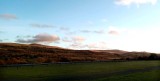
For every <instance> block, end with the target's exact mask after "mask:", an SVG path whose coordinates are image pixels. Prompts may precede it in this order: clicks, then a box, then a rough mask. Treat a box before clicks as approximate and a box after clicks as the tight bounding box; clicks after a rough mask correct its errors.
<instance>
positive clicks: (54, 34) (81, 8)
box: [0, 0, 160, 52]
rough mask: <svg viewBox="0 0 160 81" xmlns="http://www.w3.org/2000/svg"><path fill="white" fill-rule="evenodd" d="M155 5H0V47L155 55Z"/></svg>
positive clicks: (12, 0) (33, 1) (121, 0)
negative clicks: (13, 44)
mask: <svg viewBox="0 0 160 81" xmlns="http://www.w3.org/2000/svg"><path fill="white" fill-rule="evenodd" d="M159 3H160V2H159V1H158V0H0V42H16V43H27V44H28V43H29V44H30V43H40V44H47V45H52V46H60V47H65V48H72V49H120V50H127V51H149V52H160V50H159V48H160V43H159V41H160V38H159V34H160V33H159V31H160V27H159V26H160V23H159V21H160V16H159V14H160V10H159V9H160V5H159Z"/></svg>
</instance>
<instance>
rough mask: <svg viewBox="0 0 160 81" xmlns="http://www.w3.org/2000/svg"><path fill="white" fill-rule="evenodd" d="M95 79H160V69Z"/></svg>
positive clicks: (136, 80) (128, 80)
mask: <svg viewBox="0 0 160 81" xmlns="http://www.w3.org/2000/svg"><path fill="white" fill-rule="evenodd" d="M94 81H160V70H152V71H148V72H138V73H132V74H127V75H119V76H112V77H107V78H101V79H97V80H94Z"/></svg>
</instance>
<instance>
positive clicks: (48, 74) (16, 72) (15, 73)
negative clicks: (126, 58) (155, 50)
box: [0, 61, 160, 81]
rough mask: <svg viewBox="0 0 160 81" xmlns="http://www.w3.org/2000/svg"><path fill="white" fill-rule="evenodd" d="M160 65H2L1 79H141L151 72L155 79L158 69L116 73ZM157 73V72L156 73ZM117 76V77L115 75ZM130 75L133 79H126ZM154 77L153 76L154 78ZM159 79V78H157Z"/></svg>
mask: <svg viewBox="0 0 160 81" xmlns="http://www.w3.org/2000/svg"><path fill="white" fill-rule="evenodd" d="M154 66H160V61H130V62H99V63H75V64H52V65H37V66H33V67H32V66H21V67H19V68H18V69H17V67H0V80H1V81H58V80H59V81H91V80H95V81H117V80H118V81H141V80H135V79H137V78H145V77H144V76H145V75H147V74H150V77H148V78H149V79H147V80H148V81H155V80H154V76H155V75H156V73H158V72H159V70H158V71H153V72H152V71H149V72H143V73H131V74H128V75H126V74H123V73H122V74H121V75H116V74H114V73H116V72H120V71H126V70H135V69H143V68H147V67H154ZM151 73H152V74H153V75H152V74H151ZM154 73H155V74H154ZM114 76H116V77H114ZM125 77H129V79H132V80H128V79H126V80H124V79H125ZM152 77H153V78H152ZM147 80H142V81H147ZM156 81H157V80H156Z"/></svg>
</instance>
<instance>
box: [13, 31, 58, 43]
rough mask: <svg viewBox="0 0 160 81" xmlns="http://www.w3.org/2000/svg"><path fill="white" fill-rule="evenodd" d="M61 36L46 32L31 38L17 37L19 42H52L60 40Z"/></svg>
mask: <svg viewBox="0 0 160 81" xmlns="http://www.w3.org/2000/svg"><path fill="white" fill-rule="evenodd" d="M59 40H60V38H59V37H58V36H57V35H49V34H46V33H43V34H38V35H35V36H33V37H32V38H31V39H17V40H16V42H19V43H52V42H57V41H59Z"/></svg>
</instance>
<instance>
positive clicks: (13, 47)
mask: <svg viewBox="0 0 160 81" xmlns="http://www.w3.org/2000/svg"><path fill="white" fill-rule="evenodd" d="M112 60H160V55H159V54H156V53H148V52H127V51H121V50H72V49H65V48H60V47H55V46H45V45H40V44H17V43H0V64H1V65H4V64H33V63H35V64H40V63H57V62H87V61H112Z"/></svg>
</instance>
